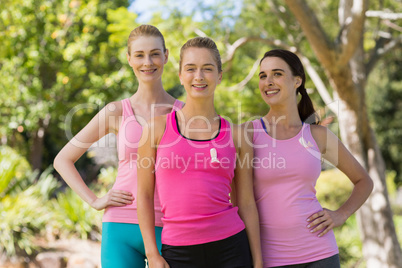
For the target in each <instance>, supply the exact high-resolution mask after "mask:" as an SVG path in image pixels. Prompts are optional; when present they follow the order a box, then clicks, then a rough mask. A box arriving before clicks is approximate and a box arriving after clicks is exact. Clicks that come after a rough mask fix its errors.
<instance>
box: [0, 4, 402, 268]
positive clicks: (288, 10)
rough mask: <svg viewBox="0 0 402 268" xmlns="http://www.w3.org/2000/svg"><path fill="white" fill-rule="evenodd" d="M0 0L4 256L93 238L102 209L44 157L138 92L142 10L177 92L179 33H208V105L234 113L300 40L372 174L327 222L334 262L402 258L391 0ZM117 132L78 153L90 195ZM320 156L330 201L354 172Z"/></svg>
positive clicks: (329, 203) (337, 127) (32, 262)
mask: <svg viewBox="0 0 402 268" xmlns="http://www.w3.org/2000/svg"><path fill="white" fill-rule="evenodd" d="M0 6H1V9H0V44H1V46H0V68H1V69H0V267H45V264H43V263H45V262H46V261H44V260H46V258H47V257H44V255H43V254H44V253H49V252H50V253H54V254H56V252H57V251H58V247H57V246H56V245H59V244H57V243H58V242H60V241H73V242H72V245H73V247H74V246H78V245H79V244H80V243H81V242H82V241H84V242H88V243H90V244H89V247H90V248H95V249H96V246H94V245H99V241H100V239H101V217H102V212H98V211H95V210H94V209H92V208H91V207H89V205H87V204H86V203H83V202H82V201H81V200H80V199H79V197H78V196H77V195H76V194H74V193H73V192H72V191H71V190H70V189H69V188H68V187H66V185H65V183H64V182H63V181H62V179H61V178H60V177H59V176H58V174H57V173H56V172H55V171H54V170H53V167H52V162H53V159H54V157H55V155H56V154H57V152H58V151H59V150H60V149H61V148H62V146H63V145H64V144H65V143H66V142H67V141H68V140H69V139H70V138H71V137H72V135H74V134H76V133H77V131H79V130H80V129H81V128H82V127H83V126H84V125H85V124H86V123H87V122H88V121H89V120H90V119H91V118H92V117H93V116H94V115H95V114H96V113H97V112H98V111H99V110H100V109H101V108H102V107H103V106H104V105H105V104H106V103H108V102H110V101H116V100H120V99H123V98H126V97H129V96H131V95H132V94H133V93H135V91H136V88H137V81H136V79H135V76H134V74H133V72H132V70H131V68H130V66H129V65H128V64H127V60H126V42H127V38H128V35H129V33H130V31H131V30H132V29H133V28H134V27H136V26H139V25H140V24H142V23H148V24H153V25H155V26H157V27H158V28H159V29H160V30H161V32H162V33H163V34H164V36H165V39H166V46H167V47H168V49H169V50H170V56H169V62H168V64H167V65H166V68H165V71H164V75H163V83H164V87H165V89H166V90H167V91H168V92H169V93H170V94H171V95H173V96H174V97H176V98H179V99H181V100H185V96H184V89H183V88H182V86H181V85H180V81H179V79H178V60H179V50H180V47H181V45H182V44H183V43H184V42H185V41H186V40H187V39H189V38H192V37H195V36H198V35H200V36H209V37H211V38H213V39H214V40H215V41H216V42H217V44H218V47H219V49H220V51H221V55H222V60H223V68H224V75H223V81H222V84H221V85H220V86H219V87H218V90H217V92H216V100H215V101H216V107H217V109H218V113H220V114H222V115H225V116H226V117H229V118H230V119H232V121H233V122H234V123H242V122H245V121H247V120H252V119H254V118H256V117H260V116H262V115H264V114H266V113H267V111H268V108H267V107H266V105H265V104H264V103H263V102H262V101H261V98H260V96H259V90H258V75H257V74H258V63H259V59H260V58H261V57H262V55H263V54H264V52H265V51H267V50H269V49H271V48H277V47H280V48H285V49H289V50H291V51H293V52H295V53H297V54H298V55H299V57H300V58H301V59H302V61H303V63H304V65H305V68H306V70H307V74H308V79H307V84H306V87H307V88H308V93H309V94H310V96H311V98H312V99H313V101H314V104H315V106H316V108H317V109H318V110H319V113H320V115H321V117H329V116H333V117H334V121H333V122H332V123H331V124H330V125H329V126H328V127H329V128H330V129H331V130H332V131H333V132H335V133H336V134H337V135H338V136H339V137H340V138H341V139H342V141H343V142H344V143H345V144H346V145H347V146H348V148H349V149H350V150H351V151H352V153H353V154H354V155H355V157H356V158H357V159H358V160H359V161H360V162H361V163H362V165H363V166H364V167H365V168H366V169H367V170H368V171H369V173H370V175H371V177H372V178H373V180H374V183H375V189H374V191H373V194H372V195H371V197H370V199H369V200H368V201H367V202H366V204H365V205H364V206H363V207H362V208H361V209H360V210H359V211H358V213H356V215H353V216H352V217H351V218H350V219H349V220H348V221H347V222H346V224H345V225H344V226H342V227H340V228H337V229H336V230H335V235H336V238H337V242H338V245H339V248H340V257H341V263H342V267H370V268H371V267H395V268H396V267H402V254H401V247H400V243H401V242H402V153H401V152H402V142H401V140H402V72H401V59H402V49H401V48H402V34H401V33H402V3H401V1H400V0H376V1H373V0H372V1H366V0H359V1H358V0H307V1H301V0H226V1H224V0H215V1H205V0H204V1H202V0H193V1H184V0H180V1H168V0H148V1H145V0H141V1H138V0H137V1H126V0H113V1H101V0H28V1H25V0H0ZM114 146H115V145H114V136H107V137H105V138H104V139H103V140H102V141H101V142H99V143H98V144H96V145H95V146H94V147H93V148H92V149H90V150H89V151H88V152H87V154H86V155H85V156H84V157H82V158H81V159H80V160H79V161H78V162H77V163H76V165H77V167H78V169H79V171H80V173H81V174H82V176H83V178H84V179H85V181H86V183H87V184H88V185H90V187H91V188H92V189H93V190H94V191H95V192H96V193H97V194H98V195H103V194H105V193H106V192H107V190H108V189H109V188H110V187H111V185H112V184H113V181H114V177H115V175H116V154H115V149H114ZM323 169H324V172H323V173H322V175H321V178H320V179H319V182H318V185H317V195H318V198H319V200H320V201H321V202H322V205H323V206H325V207H328V208H330V209H336V208H337V207H339V205H340V204H341V203H342V202H344V201H345V200H346V198H347V196H348V195H349V194H350V191H351V188H352V185H351V184H350V182H349V181H348V179H347V178H345V177H344V175H342V174H341V173H340V172H339V171H337V170H336V169H334V168H332V167H331V166H329V165H326V164H323ZM91 245H92V246H91ZM67 251H68V250H67ZM82 251H84V249H83V250H82ZM70 253H71V252H70ZM91 254H92V253H91ZM91 254H90V256H91V257H92V258H93V259H95V260H92V262H91V260H80V259H78V260H76V262H75V264H74V263H72V262H71V260H69V256H70V257H71V254H70V255H69V254H68V253H63V254H59V255H57V254H56V255H55V256H56V258H57V260H48V263H53V264H51V265H52V266H49V265H50V264H49V265H48V266H47V267H84V266H79V265H83V263H86V264H85V265H87V266H85V267H97V266H98V263H99V255H97V254H98V253H93V254H92V255H91ZM83 258H84V259H85V258H86V257H83ZM52 261H53V262H52ZM80 263H81V264H80ZM88 263H92V264H88ZM88 265H92V266H88Z"/></svg>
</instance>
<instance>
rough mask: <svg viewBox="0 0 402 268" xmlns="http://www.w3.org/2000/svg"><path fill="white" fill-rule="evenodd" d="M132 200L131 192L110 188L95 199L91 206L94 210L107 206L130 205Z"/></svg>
mask: <svg viewBox="0 0 402 268" xmlns="http://www.w3.org/2000/svg"><path fill="white" fill-rule="evenodd" d="M133 201H134V197H133V194H132V193H130V192H127V191H122V190H115V189H111V190H109V192H107V194H105V195H104V196H102V197H101V198H97V199H95V201H94V202H93V203H92V204H91V206H92V207H93V208H94V209H96V210H102V209H105V208H107V207H110V206H111V207H122V206H125V205H130V204H132V203H133Z"/></svg>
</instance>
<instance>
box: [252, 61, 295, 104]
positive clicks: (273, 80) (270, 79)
mask: <svg viewBox="0 0 402 268" xmlns="http://www.w3.org/2000/svg"><path fill="white" fill-rule="evenodd" d="M259 77H260V81H259V89H260V92H261V96H262V98H263V100H264V101H265V102H266V103H267V104H268V105H270V106H272V105H276V104H284V103H286V102H288V101H291V102H292V103H293V102H295V103H296V102H297V98H296V89H297V88H298V87H299V86H300V83H301V78H300V77H299V76H294V75H293V74H292V71H291V69H290V67H289V65H288V64H287V63H286V62H285V61H284V60H282V59H281V58H278V57H266V58H265V59H264V60H263V61H262V62H261V65H260V73H259Z"/></svg>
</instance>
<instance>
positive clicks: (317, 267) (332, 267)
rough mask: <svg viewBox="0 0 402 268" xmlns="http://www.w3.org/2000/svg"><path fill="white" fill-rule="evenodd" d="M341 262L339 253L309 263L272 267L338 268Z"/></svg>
mask: <svg viewBox="0 0 402 268" xmlns="http://www.w3.org/2000/svg"><path fill="white" fill-rule="evenodd" d="M339 267H341V264H340V262H339V254H336V255H334V256H331V257H329V258H325V259H322V260H318V261H313V262H309V263H300V264H293V265H284V266H276V267H273V268H339Z"/></svg>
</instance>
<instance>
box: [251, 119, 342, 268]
mask: <svg viewBox="0 0 402 268" xmlns="http://www.w3.org/2000/svg"><path fill="white" fill-rule="evenodd" d="M253 125H254V138H253V141H254V163H253V164H254V194H255V199H256V203H257V208H258V211H259V216H260V228H261V246H262V255H263V260H264V267H273V266H283V265H290V264H299V263H306V262H311V261H316V260H320V259H324V258H328V257H330V256H333V255H335V254H337V253H338V247H337V245H336V241H335V236H334V233H333V231H330V232H329V233H327V234H325V235H324V236H323V237H317V235H318V233H310V230H309V229H308V228H307V227H306V226H307V225H308V222H307V221H306V219H307V218H308V217H309V216H311V215H312V214H314V213H316V212H318V211H321V210H322V207H321V205H320V203H319V202H318V201H317V198H316V191H315V185H316V182H317V179H318V177H319V175H320V173H321V153H320V150H319V148H318V146H317V144H316V142H315V140H314V138H313V136H312V134H311V130H310V125H309V124H306V123H304V124H303V127H302V129H301V131H300V132H299V133H298V134H297V135H296V136H294V137H293V138H290V139H287V140H276V139H274V138H272V137H271V136H269V135H268V134H267V132H266V130H265V126H264V125H263V122H261V119H258V120H254V121H253Z"/></svg>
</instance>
